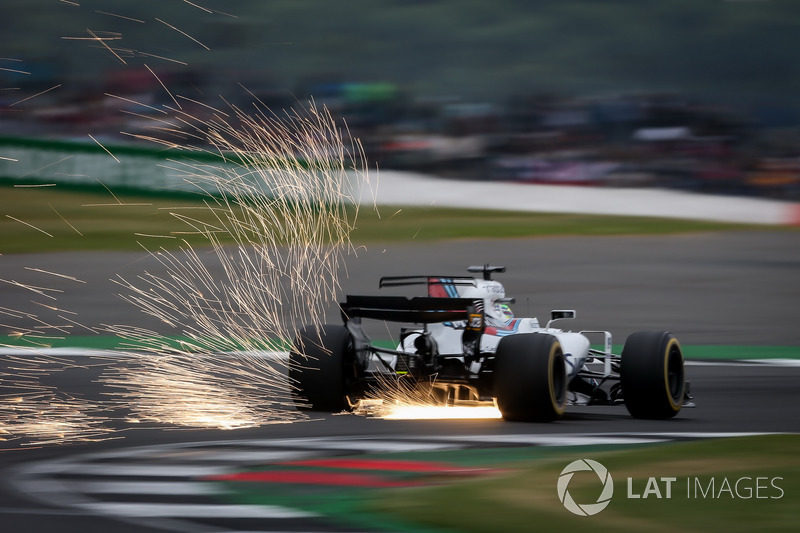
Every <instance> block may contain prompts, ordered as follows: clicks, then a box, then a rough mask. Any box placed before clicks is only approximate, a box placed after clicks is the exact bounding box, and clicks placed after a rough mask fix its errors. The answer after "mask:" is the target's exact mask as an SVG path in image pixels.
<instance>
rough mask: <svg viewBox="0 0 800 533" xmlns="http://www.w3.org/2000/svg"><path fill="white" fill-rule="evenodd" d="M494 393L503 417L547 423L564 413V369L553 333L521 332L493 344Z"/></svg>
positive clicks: (559, 344)
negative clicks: (494, 348)
mask: <svg viewBox="0 0 800 533" xmlns="http://www.w3.org/2000/svg"><path fill="white" fill-rule="evenodd" d="M494 395H495V398H496V399H497V407H498V408H499V409H500V412H501V413H502V415H503V418H504V419H505V420H509V421H515V422H550V421H552V420H556V419H558V418H560V417H561V415H563V414H564V410H565V408H566V404H567V371H566V364H565V360H564V352H563V350H562V348H561V343H559V342H558V339H557V338H556V337H554V336H553V335H546V334H543V333H523V334H519V335H511V336H509V337H504V338H503V339H501V340H500V343H499V344H498V345H497V352H496V354H495V368H494Z"/></svg>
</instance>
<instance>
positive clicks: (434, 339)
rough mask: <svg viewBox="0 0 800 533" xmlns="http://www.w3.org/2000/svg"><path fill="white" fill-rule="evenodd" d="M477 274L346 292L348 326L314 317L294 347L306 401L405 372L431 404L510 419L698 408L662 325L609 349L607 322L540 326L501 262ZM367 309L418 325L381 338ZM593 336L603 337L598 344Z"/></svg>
mask: <svg viewBox="0 0 800 533" xmlns="http://www.w3.org/2000/svg"><path fill="white" fill-rule="evenodd" d="M467 270H468V271H469V272H475V273H481V274H482V276H481V277H480V278H474V277H446V276H403V277H384V278H382V279H381V280H380V287H392V286H395V287H396V286H403V285H417V284H418V285H425V286H427V293H428V294H427V296H425V297H414V298H406V297H404V296H356V295H348V296H347V298H346V301H345V302H342V303H341V304H340V306H341V311H342V318H343V321H344V324H343V325H324V326H322V327H320V328H315V327H306V328H305V329H303V330H302V331H301V332H300V334H299V335H298V337H297V338H296V339H295V341H294V344H293V346H292V349H291V351H290V354H289V376H290V378H291V379H292V380H293V382H294V384H295V386H296V390H295V392H294V394H295V402H296V404H297V406H298V407H300V408H305V409H312V410H317V411H326V412H338V411H341V410H343V409H348V408H352V407H353V406H355V405H356V404H357V402H358V401H359V400H360V399H362V398H365V397H366V396H368V395H369V393H370V392H371V391H373V390H374V389H375V387H376V386H377V385H378V384H384V385H385V384H386V383H391V381H392V380H397V381H402V382H404V384H405V389H406V390H408V384H412V385H413V386H414V387H416V388H417V389H418V390H422V391H426V393H427V394H428V397H429V399H430V400H431V401H433V402H440V403H446V404H456V403H460V402H467V403H476V402H484V401H492V402H495V403H496V405H497V407H498V408H499V410H500V412H501V413H502V415H503V418H504V419H506V420H513V421H551V420H555V419H558V418H559V417H561V415H562V414H563V413H564V411H565V409H566V407H567V406H568V405H621V404H624V405H625V406H626V407H627V409H628V411H629V412H630V414H631V415H633V416H634V417H636V418H649V419H667V418H671V417H674V416H675V415H676V414H678V412H679V411H680V410H681V408H682V407H684V406H693V404H692V403H691V401H690V399H691V397H690V395H689V386H688V383H687V382H686V380H685V376H684V364H683V354H682V352H681V347H680V344H679V343H678V340H677V339H676V338H675V337H674V336H673V335H672V334H671V333H669V332H666V331H642V332H638V333H634V334H632V335H630V336H629V337H628V338H627V340H626V341H625V344H624V347H623V349H622V354H621V355H617V354H614V353H612V348H611V347H612V344H611V333H609V332H607V331H580V332H573V331H564V330H562V329H557V328H555V327H553V324H554V323H555V322H557V321H562V320H566V319H572V318H575V311H573V310H555V311H552V312H551V318H550V320H549V321H548V322H547V324H545V325H544V326H541V325H540V323H539V321H538V320H537V319H536V318H515V317H514V315H513V313H512V312H511V308H510V304H512V303H513V300H512V299H510V298H507V297H506V294H505V289H504V287H503V285H502V284H501V283H500V282H498V281H496V280H493V279H492V274H494V273H497V272H505V267H499V266H490V265H484V266H477V267H469V268H468V269H467ZM362 319H375V320H383V321H389V322H402V323H406V324H415V326H413V327H405V328H401V330H400V341H399V345H398V346H396V347H393V348H386V347H381V346H378V345H376V344H375V343H373V342H372V341H371V339H370V338H369V337H368V336H367V334H366V333H365V331H364V328H363V325H362ZM590 339H593V340H594V341H595V345H594V346H593V345H592V341H591V340H590Z"/></svg>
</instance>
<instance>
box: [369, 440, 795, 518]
mask: <svg viewBox="0 0 800 533" xmlns="http://www.w3.org/2000/svg"><path fill="white" fill-rule="evenodd" d="M798 447H800V435H770V436H760V437H745V438H732V439H710V440H703V441H697V442H688V443H671V444H665V445H648V446H643V447H637V448H633V449H627V450H617V451H609V452H601V451H597V450H596V449H595V450H590V449H581V448H573V449H570V450H568V451H567V450H565V449H561V450H562V453H560V454H555V455H552V456H546V457H536V458H533V459H527V460H526V459H522V458H520V457H519V455H515V456H510V457H509V462H508V463H506V464H505V465H497V464H494V465H492V466H494V467H497V466H502V467H503V468H504V469H505V473H502V474H499V475H495V476H492V477H481V478H476V479H472V480H466V481H463V482H458V483H452V484H447V485H433V486H427V487H422V488H412V489H402V490H392V491H386V492H382V493H381V494H380V497H379V498H374V499H372V500H368V501H367V502H365V503H364V504H363V506H362V507H363V512H364V513H367V514H370V515H376V514H377V515H382V516H385V517H386V520H387V522H389V523H392V522H395V523H397V522H399V523H404V524H408V523H409V522H410V523H411V526H407V527H410V528H411V529H414V530H418V531H422V530H438V531H451V532H452V531H460V532H465V533H473V532H474V533H479V532H491V533H493V532H497V531H504V532H515V531H533V530H536V531H570V532H582V531H587V532H596V531H618V532H638V531H654V532H660V531H663V532H670V531H695V532H705V531H708V532H714V531H725V532H726V533H737V532H743V533H744V532H749V531H775V532H777V531H796V530H797V516H798V514H797V509H798V504H800V501H798V497H799V496H798V495H800V455H798V453H797V450H798ZM495 453H496V457H502V453H503V452H502V450H495ZM581 458H590V459H594V460H596V461H599V462H600V463H602V464H603V465H604V466H605V467H606V468H608V471H609V473H611V475H612V477H613V479H614V488H615V490H614V497H613V499H612V500H611V503H610V505H609V506H608V507H607V508H606V509H605V510H603V511H602V512H600V513H599V514H597V515H594V516H591V517H581V516H576V515H573V514H571V513H569V512H568V511H566V509H565V508H564V506H563V505H562V504H561V503H560V502H559V499H558V496H557V491H556V483H557V480H558V477H559V475H560V473H561V471H562V469H563V468H564V467H565V466H566V465H567V464H569V463H570V462H572V461H574V460H576V459H581ZM650 477H656V478H659V479H660V478H661V477H674V478H677V479H676V481H675V482H673V485H672V494H671V496H672V497H671V498H670V499H666V498H665V497H664V496H666V489H665V485H664V484H663V483H661V488H660V492H661V495H662V498H661V499H658V498H656V497H655V493H651V494H650V495H649V497H648V498H638V499H633V498H628V497H627V491H628V486H627V480H628V478H631V480H632V481H631V483H632V484H631V487H632V493H633V494H638V495H640V496H641V495H642V494H643V493H644V489H645V486H646V484H647V482H648V478H650ZM747 477H749V478H752V479H751V480H746V479H745V480H743V482H740V484H739V489H740V490H739V495H738V496H737V495H736V493H735V492H734V491H735V482H736V481H737V480H738V479H740V478H747ZM756 478H765V479H766V480H765V479H761V480H757V479H756ZM778 478H779V479H778ZM725 479H727V480H728V485H729V486H730V488H731V491H730V492H728V491H725V490H721V488H723V487H724V484H725V481H724V480H725ZM712 480H713V482H714V484H715V485H714V489H713V490H712V491H709V490H708V487H709V485H710V484H711V483H712ZM756 483H758V484H759V485H760V486H761V487H762V488H761V489H760V490H759V491H758V497H756V490H755V488H756ZM697 487H702V491H700V490H699V489H698V488H697ZM748 487H749V488H750V489H751V490H752V492H750V491H749V490H748ZM703 491H704V492H706V496H705V497H703V495H702V492H703ZM569 492H570V494H571V495H572V496H573V498H574V499H575V501H576V502H578V503H593V502H594V501H596V500H597V497H598V495H599V493H600V484H599V482H598V479H597V476H595V475H594V474H592V473H589V472H586V473H578V474H576V475H575V477H574V478H573V479H572V481H571V482H570V484H569ZM712 492H713V493H714V497H711V496H710V494H711V493H712ZM748 494H749V495H750V497H749V498H747V497H745V496H748Z"/></svg>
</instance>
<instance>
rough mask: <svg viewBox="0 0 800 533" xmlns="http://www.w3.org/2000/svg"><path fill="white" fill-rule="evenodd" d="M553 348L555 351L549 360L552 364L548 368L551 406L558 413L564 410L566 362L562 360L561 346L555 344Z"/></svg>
mask: <svg viewBox="0 0 800 533" xmlns="http://www.w3.org/2000/svg"><path fill="white" fill-rule="evenodd" d="M553 348H554V352H555V353H554V354H553V357H551V358H550V362H551V364H552V365H553V366H552V367H551V368H550V379H551V388H550V394H551V399H552V401H553V408H555V410H556V412H557V413H559V414H560V413H561V412H563V411H564V408H565V406H566V397H567V371H566V366H565V365H566V363H565V362H564V353H563V352H562V351H561V347H560V346H559V345H555V346H553Z"/></svg>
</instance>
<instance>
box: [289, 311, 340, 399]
mask: <svg viewBox="0 0 800 533" xmlns="http://www.w3.org/2000/svg"><path fill="white" fill-rule="evenodd" d="M353 360H354V357H353V340H352V337H351V336H350V332H349V331H348V330H347V328H346V327H344V326H338V325H324V326H322V327H321V328H319V329H317V328H315V327H310V326H307V327H305V328H303V329H302V330H301V331H300V333H299V334H298V336H297V338H296V339H295V341H294V343H293V344H292V349H291V350H290V351H289V380H290V382H291V385H292V386H293V387H294V389H293V391H292V396H293V397H294V401H295V405H296V406H297V408H298V409H306V410H311V411H323V412H327V413H338V412H340V411H342V410H345V409H347V408H348V407H349V404H348V402H347V381H348V380H347V375H348V372H347V369H348V368H351V367H352V365H353Z"/></svg>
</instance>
